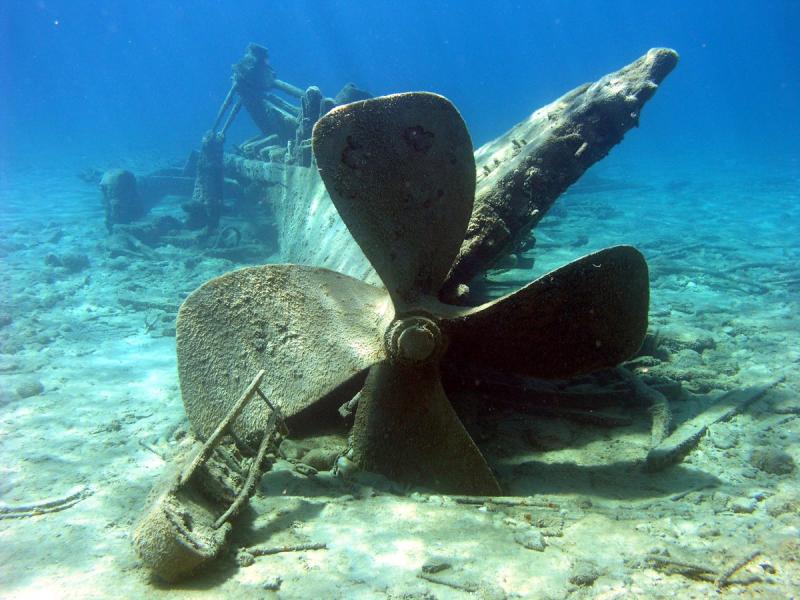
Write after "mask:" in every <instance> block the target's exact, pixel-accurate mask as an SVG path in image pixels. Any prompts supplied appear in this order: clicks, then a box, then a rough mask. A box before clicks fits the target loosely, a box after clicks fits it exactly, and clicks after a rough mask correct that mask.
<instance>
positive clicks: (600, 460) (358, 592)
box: [0, 160, 800, 599]
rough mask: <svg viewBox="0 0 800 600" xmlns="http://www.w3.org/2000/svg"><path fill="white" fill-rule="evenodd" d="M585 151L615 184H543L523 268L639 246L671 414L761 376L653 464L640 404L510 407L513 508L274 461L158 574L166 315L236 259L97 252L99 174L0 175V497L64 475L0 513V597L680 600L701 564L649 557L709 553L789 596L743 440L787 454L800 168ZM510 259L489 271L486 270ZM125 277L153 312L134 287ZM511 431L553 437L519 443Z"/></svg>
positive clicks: (774, 530) (720, 568) (777, 497)
mask: <svg viewBox="0 0 800 600" xmlns="http://www.w3.org/2000/svg"><path fill="white" fill-rule="evenodd" d="M603 167H604V168H603V170H598V171H597V172H598V173H601V174H602V175H603V176H604V177H608V178H610V180H611V181H612V183H614V182H615V184H616V185H611V186H610V188H608V187H607V188H605V189H602V186H600V187H598V186H597V185H595V189H594V191H592V187H591V181H587V182H586V183H585V184H583V185H582V186H579V187H578V188H576V189H575V190H574V191H573V192H571V193H570V194H568V195H567V196H565V197H564V198H562V199H561V200H560V201H559V203H558V204H557V205H556V211H555V213H556V214H559V213H563V216H561V217H558V218H556V217H555V216H550V217H548V218H547V219H546V220H545V221H544V222H543V223H542V224H541V226H540V227H539V228H538V229H537V230H536V235H537V238H538V239H539V245H538V247H537V250H536V252H535V256H536V259H537V264H536V267H535V273H536V274H539V273H541V272H544V271H545V270H547V269H549V268H553V267H555V266H558V265H559V264H563V263H564V262H566V261H568V260H569V259H571V258H574V257H577V256H580V255H582V254H585V253H587V252H589V251H591V250H593V249H597V248H600V247H602V246H605V245H610V244H617V243H631V244H634V245H637V246H639V247H640V248H641V249H642V250H643V251H644V252H645V254H646V255H647V256H648V259H650V261H651V282H652V302H651V330H652V331H655V330H660V331H661V333H662V334H663V335H664V337H665V338H667V340H668V342H667V343H672V344H673V346H674V347H671V349H672V350H673V351H672V354H671V361H670V362H665V363H661V364H658V365H654V366H652V372H653V373H657V374H661V375H666V376H669V377H671V378H673V379H676V380H679V381H681V382H682V384H683V386H684V389H686V390H688V391H689V392H693V393H695V394H697V396H692V397H691V398H689V399H688V400H685V401H683V402H680V401H679V402H673V410H674V411H675V414H676V420H677V421H681V420H685V419H686V418H688V417H689V416H692V415H693V414H695V413H696V412H697V411H698V410H699V409H700V408H702V406H703V403H704V402H706V403H707V402H708V400H709V398H711V397H712V396H714V395H715V394H718V393H720V392H721V391H722V390H727V389H733V388H739V387H746V386H751V385H756V384H759V383H763V382H767V381H773V380H775V379H777V378H779V377H784V378H785V381H784V382H783V383H781V384H780V385H778V386H777V387H775V388H774V389H773V390H772V391H770V392H769V393H768V394H767V395H766V396H765V397H764V398H763V399H761V400H759V401H758V402H756V403H755V404H753V405H752V406H751V407H750V408H749V409H748V410H747V411H745V412H744V413H743V414H741V415H738V416H736V417H735V418H733V419H732V420H731V421H729V422H727V423H721V424H717V425H714V426H713V427H712V429H711V431H710V432H709V434H708V435H706V437H705V438H704V439H703V440H702V441H701V443H700V445H699V446H698V448H697V449H696V450H695V451H694V452H692V453H691V454H690V456H689V457H688V458H687V459H686V460H685V461H684V463H683V464H681V465H680V466H676V467H673V468H671V469H669V470H666V471H664V472H662V473H659V474H654V475H647V474H644V473H642V472H641V471H640V469H639V466H638V465H639V462H638V461H641V459H642V458H643V457H644V455H645V454H646V452H647V444H648V439H649V438H648V435H649V432H648V426H649V425H648V424H649V416H648V415H647V413H646V411H645V410H644V408H642V407H639V408H637V407H629V409H630V410H631V411H632V412H631V416H632V418H633V424H632V425H630V426H628V427H617V428H611V429H608V428H605V429H604V428H599V427H594V426H589V425H586V424H579V423H577V422H574V421H571V420H570V421H568V420H563V419H542V418H538V419H534V418H532V417H528V419H527V420H526V421H522V422H519V421H515V422H510V423H506V424H501V425H500V427H499V430H500V431H501V433H502V432H504V431H505V432H507V433H508V435H509V436H513V435H516V436H517V438H515V442H514V444H512V443H511V442H509V443H508V444H507V445H506V447H505V450H504V444H503V440H502V438H499V439H498V438H496V439H494V440H490V441H489V442H488V443H487V447H486V451H487V454H489V456H491V457H493V458H492V460H493V462H494V464H495V466H496V468H497V469H498V473H499V474H500V476H501V477H502V478H503V480H504V482H506V484H507V486H508V488H509V492H510V493H513V494H523V495H531V496H532V497H533V499H534V500H535V504H536V506H515V507H497V506H492V505H489V506H481V505H461V504H456V503H455V502H454V501H453V500H452V499H448V498H443V497H441V496H428V495H423V494H412V495H409V496H404V495H397V494H392V493H391V489H392V486H388V485H387V484H386V483H385V482H381V480H380V479H378V480H376V481H372V480H371V479H369V478H367V479H366V480H365V481H364V480H360V481H359V482H349V483H348V482H344V481H341V480H339V479H335V478H333V477H331V476H330V475H328V474H327V473H324V474H320V475H318V476H317V477H316V478H314V477H311V478H309V477H306V476H303V475H300V474H299V473H298V472H296V471H295V470H294V465H293V464H292V463H291V462H288V461H280V462H279V463H278V464H277V465H276V467H275V469H274V470H273V472H271V473H268V474H267V475H266V476H265V478H264V480H263V481H262V484H261V491H260V493H259V494H258V495H257V497H256V498H254V500H253V502H252V510H250V511H248V512H247V513H246V514H245V515H243V517H242V518H241V519H240V522H239V524H238V530H237V532H236V534H235V535H234V538H233V540H232V550H231V552H230V555H226V556H223V557H222V558H221V559H220V560H219V561H218V562H217V563H216V564H215V565H213V566H211V567H209V569H208V571H207V572H206V573H204V574H202V575H201V576H199V577H198V578H196V579H194V580H192V581H190V582H187V583H185V584H183V585H180V586H177V587H173V588H170V587H168V586H165V585H162V584H159V583H157V582H154V581H152V580H151V578H150V576H149V575H148V574H147V573H146V572H145V571H144V570H143V569H142V568H141V566H140V564H139V562H138V559H137V558H136V556H135V555H134V553H133V550H132V547H131V544H130V534H131V526H132V524H133V522H134V520H135V518H136V517H137V516H138V514H139V512H140V510H141V508H142V506H143V502H144V497H145V495H146V494H147V492H148V491H149V489H150V487H151V486H152V484H153V483H154V481H155V480H156V478H157V477H158V475H159V474H160V472H161V470H162V468H163V461H162V460H161V459H160V458H159V457H158V456H157V455H156V454H155V453H154V452H152V451H151V450H150V449H147V448H146V447H145V445H148V446H150V447H151V448H153V449H156V450H158V451H159V452H160V453H162V454H164V455H165V456H169V455H170V454H171V453H172V452H174V450H175V448H176V447H177V446H178V445H179V443H180V442H179V438H181V434H182V433H183V432H185V431H186V429H187V425H186V422H185V418H184V416H183V408H182V404H181V401H180V395H179V392H178V388H177V376H176V369H175V355H174V337H171V335H170V329H171V328H172V327H173V324H172V318H173V317H174V312H175V310H177V306H178V304H179V303H180V301H181V300H182V298H183V297H185V295H186V294H187V293H188V292H190V291H191V290H192V289H194V288H195V287H196V286H197V285H199V284H201V283H202V282H203V281H205V280H206V279H208V278H210V277H212V276H215V275H218V274H221V273H223V272H225V271H226V270H229V269H231V268H233V267H234V266H236V265H234V264H232V263H230V262H229V261H224V260H210V261H203V262H202V263H201V264H199V265H197V266H194V267H191V266H187V265H185V264H184V260H185V259H186V258H188V257H189V256H191V252H190V251H187V250H179V249H175V248H159V249H158V250H157V253H158V260H154V261H153V260H151V261H145V260H137V259H124V260H123V259H109V258H108V256H107V250H106V248H105V246H104V240H105V238H106V232H105V230H104V227H103V224H102V213H101V210H100V206H99V193H98V192H97V191H96V190H94V189H92V188H90V187H89V186H86V185H85V184H83V183H82V182H80V181H79V180H78V179H77V178H75V177H74V175H72V174H70V173H60V174H58V173H57V174H52V173H51V174H42V173H40V172H36V171H29V172H27V173H14V174H12V175H11V176H7V177H6V179H5V180H3V181H2V182H1V183H2V186H1V187H0V195H1V196H0V203H1V205H2V207H3V208H2V215H1V216H0V260H2V263H0V268H2V274H0V280H2V281H3V282H4V283H3V284H2V304H1V305H0V313H1V314H0V316H2V315H3V314H5V315H8V317H9V318H10V320H11V322H10V324H7V325H5V326H3V327H2V328H1V329H0V342H1V345H2V347H1V348H0V374H2V380H1V381H2V383H1V385H0V403H1V405H0V451H1V452H2V461H0V469H1V470H2V471H1V474H0V506H6V507H8V506H15V505H20V504H27V503H32V502H39V501H42V500H46V499H51V498H57V497H63V496H67V495H69V494H71V493H74V492H77V491H84V493H85V495H86V497H85V498H84V499H83V500H81V501H79V502H77V503H76V504H74V505H73V506H71V507H70V508H67V509H65V510H63V511H60V512H54V513H48V514H43V515H39V516H32V517H27V518H20V519H3V520H0V595H2V597H3V598H14V599H23V598H25V599H28V598H31V599H33V598H36V599H40V598H111V597H116V598H162V597H164V598H173V597H175V598H183V597H197V598H222V597H224V598H269V597H280V598H384V597H385V598H420V599H422V598H462V597H463V598H467V597H470V598H475V597H479V598H495V597H496V598H503V597H509V598H513V597H520V598H564V597H570V598H604V599H611V598H632V597H639V598H657V597H664V598H666V597H674V598H691V597H694V598H701V597H709V596H713V595H714V594H716V592H715V585H714V584H713V583H706V582H701V581H696V580H693V579H691V578H688V577H686V576H684V575H680V574H669V573H667V572H665V571H664V570H663V569H662V570H658V569H655V568H653V566H654V563H653V561H652V560H649V561H648V560H646V558H647V557H648V556H650V557H653V556H655V557H661V558H663V559H665V560H666V559H667V558H669V559H671V560H673V561H678V562H687V563H696V564H701V565H704V566H706V567H707V568H708V569H711V570H713V571H714V572H716V573H718V574H719V573H723V572H724V571H725V570H726V569H727V568H729V567H732V566H734V565H735V564H736V563H737V561H739V560H741V559H743V558H745V557H747V556H748V555H750V554H751V553H753V552H756V551H758V552H760V555H759V556H757V557H756V558H755V559H754V560H752V561H751V562H750V563H749V564H748V565H746V566H745V567H744V568H743V569H742V570H741V571H739V572H737V574H736V575H735V576H734V577H733V581H734V582H735V581H738V580H740V579H742V578H746V577H751V576H757V577H758V578H760V581H758V582H753V583H750V584H748V585H740V584H737V583H734V584H731V585H729V586H727V587H726V588H725V589H724V590H723V592H722V595H723V596H727V595H732V596H733V595H736V596H737V597H753V598H786V597H790V596H792V595H793V594H795V593H796V590H797V589H800V568H798V560H800V537H798V534H800V530H799V529H798V528H800V516H798V508H800V488H799V487H798V472H797V470H795V471H794V472H793V473H790V474H785V475H779V474H769V473H765V472H764V471H763V470H759V469H757V468H755V467H754V466H752V465H751V464H750V462H749V457H750V453H751V451H752V450H753V449H754V448H759V447H766V448H778V449H781V450H783V451H785V452H786V453H788V454H789V455H790V456H791V457H792V458H793V459H794V461H795V462H800V437H798V436H799V435H800V419H799V418H798V413H800V400H798V398H799V396H798V391H800V369H798V364H799V363H800V345H798V343H797V339H798V333H800V311H799V310H798V300H799V299H800V296H798V293H797V291H798V285H799V284H798V283H797V281H796V280H797V278H798V276H799V275H798V267H797V265H798V258H800V202H798V200H800V198H798V195H799V192H798V190H800V185H798V183H799V182H798V180H797V178H794V179H792V178H791V177H788V176H786V175H785V174H784V173H781V172H775V173H772V172H770V173H748V172H746V171H744V170H743V169H736V168H733V169H731V173H730V177H729V178H723V177H722V175H720V174H717V173H712V174H711V175H708V174H700V173H699V172H690V173H688V174H686V175H684V176H681V175H677V174H675V173H673V174H671V175H667V174H663V175H660V176H659V177H660V178H659V179H656V178H655V177H656V176H655V175H654V174H652V173H646V174H640V175H637V177H638V179H637V180H636V182H635V183H637V184H640V185H639V186H638V187H637V186H635V185H632V184H631V183H630V182H629V183H627V184H626V179H629V178H630V176H629V175H627V173H626V169H625V165H622V164H619V163H616V162H614V161H612V160H609V161H608V164H607V165H603ZM727 175H728V174H726V176H727ZM595 183H597V182H595ZM737 210H740V211H741V212H737ZM59 231H60V232H61V237H60V239H59V240H58V241H48V240H54V239H55V238H54V236H56V234H57V232H59ZM582 238H583V239H582ZM69 252H80V253H84V254H86V255H87V256H88V257H89V260H90V263H91V264H90V267H89V268H88V269H86V270H83V271H81V272H78V273H71V274H70V273H65V272H64V271H63V270H61V269H54V268H52V267H48V266H46V265H45V256H46V255H47V254H48V253H54V254H57V255H63V254H65V253H69ZM532 276H533V274H532V273H529V272H520V271H513V270H512V271H508V272H506V273H504V274H501V275H497V276H493V278H494V279H497V280H498V281H500V282H506V283H508V282H511V283H513V282H519V283H524V282H525V281H527V280H530V278H531V277H532ZM787 280H794V283H788V284H786V283H781V282H782V281H787ZM748 282H750V283H748ZM753 282H755V283H756V284H757V285H752V283H753ZM131 298H133V299H138V300H153V301H157V302H159V303H162V304H163V305H164V306H165V307H166V308H169V309H170V310H167V311H159V310H152V309H151V310H142V309H136V308H133V307H132V305H131V304H130V302H129V300H130V299H131ZM120 300H122V302H120ZM154 318H155V319H156V321H157V324H156V326H155V327H153V329H152V330H151V331H146V327H145V322H146V320H149V319H154ZM669 340H672V342H669ZM675 340H677V342H675ZM698 340H700V341H703V343H702V344H700V345H699V346H698V345H697V342H698ZM693 348H694V349H693ZM35 382H39V383H41V385H42V388H43V391H42V392H41V393H37V394H34V395H32V396H30V397H26V398H20V397H19V395H18V393H17V390H18V388H20V386H23V384H28V385H30V384H32V383H35ZM523 430H524V431H528V430H530V431H532V432H533V433H534V435H535V436H538V438H539V439H541V440H545V441H546V442H547V443H548V444H550V447H551V448H553V449H551V450H550V451H542V450H541V449H539V450H537V449H533V448H531V447H530V446H528V447H527V448H526V447H525V446H524V445H523V444H520V443H519V439H522V438H521V437H520V435H519V434H520V431H523ZM515 432H516V433H515ZM683 494H685V495H683ZM676 495H683V496H682V497H680V498H678V499H673V498H675V497H676ZM522 534H526V535H529V536H532V537H533V538H536V537H537V536H539V537H541V538H542V539H543V540H544V541H545V543H546V547H545V549H544V551H542V552H540V551H536V550H530V549H527V548H525V547H523V546H522V545H520V544H519V543H517V542H516V541H515V536H519V535H522ZM305 542H319V543H325V544H327V549H323V550H313V551H304V552H296V553H282V554H276V555H273V556H265V557H258V558H256V559H255V563H254V564H253V565H251V566H248V567H238V566H237V565H236V561H235V560H234V555H235V550H236V547H237V546H249V545H252V544H264V545H268V546H278V545H283V544H297V543H305ZM431 559H433V560H434V562H436V561H438V562H440V563H446V564H449V565H450V566H449V568H445V569H443V570H441V571H439V572H438V573H436V574H434V575H431V578H434V579H436V578H439V582H438V583H437V582H434V581H429V580H426V579H423V578H421V577H420V575H421V574H422V573H423V571H422V566H423V564H425V563H426V561H429V560H431ZM581 574H584V576H583V578H581V577H580V575H581ZM276 577H279V578H280V582H278V581H277V580H276V579H275V578H276ZM737 578H738V579H737ZM570 580H572V581H570ZM265 584H266V586H267V587H277V588H278V591H269V590H267V589H265ZM270 584H271V586H270ZM469 590H472V591H469Z"/></svg>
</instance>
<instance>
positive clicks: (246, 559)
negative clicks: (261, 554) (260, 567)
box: [236, 548, 256, 567]
mask: <svg viewBox="0 0 800 600" xmlns="http://www.w3.org/2000/svg"><path fill="white" fill-rule="evenodd" d="M255 562H256V557H255V556H253V555H252V554H251V553H250V552H248V551H247V550H246V549H245V548H240V549H239V551H238V552H237V553H236V564H237V565H239V566H240V567H249V566H250V565H252V564H254V563H255Z"/></svg>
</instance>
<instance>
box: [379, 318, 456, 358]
mask: <svg viewBox="0 0 800 600" xmlns="http://www.w3.org/2000/svg"><path fill="white" fill-rule="evenodd" d="M441 345H442V333H441V331H440V329H439V326H438V325H437V324H436V322H435V321H433V320H432V319H429V318H427V317H419V316H417V317H407V318H405V319H398V320H397V321H395V322H394V323H393V324H392V326H391V327H390V328H389V330H388V331H387V332H386V346H387V350H388V352H389V356H390V357H391V358H392V360H395V361H397V362H403V363H407V364H419V363H424V362H427V361H429V360H430V359H431V358H433V357H434V356H435V355H436V354H437V353H438V350H439V348H440V347H441Z"/></svg>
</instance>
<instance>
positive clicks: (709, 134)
mask: <svg viewBox="0 0 800 600" xmlns="http://www.w3.org/2000/svg"><path fill="white" fill-rule="evenodd" d="M662 4H663V3H645V2H640V1H619V0H616V1H612V2H602V3H594V2H581V1H578V2H574V1H572V2H565V1H544V2H496V3H486V2H479V1H473V0H460V1H452V2H429V1H424V0H403V1H402V2H398V1H396V0H395V1H391V2H389V1H386V0H379V1H376V2H369V3H363V2H348V1H325V2H319V1H285V2H274V1H272V2H263V1H252V0H250V1H245V2H236V3H230V2H222V1H220V2H214V1H210V0H200V1H196V2H160V1H156V0H144V1H142V2H128V1H108V0H103V1H93V0H72V1H70V0H38V1H30V0H5V1H4V2H2V3H0V114H2V118H0V136H2V137H1V138H0V157H2V160H3V162H4V163H5V164H6V166H9V165H13V164H18V163H34V162H41V161H42V160H44V159H48V160H59V161H61V162H62V163H64V162H65V161H68V162H69V163H73V164H75V166H76V167H79V166H81V165H82V164H83V165H85V164H87V163H91V162H92V161H95V162H103V163H107V162H109V161H112V162H113V161H114V160H119V159H121V158H123V157H125V156H126V155H128V154H131V153H135V152H148V153H151V154H152V153H155V154H163V155H165V156H173V155H174V156H182V155H184V154H185V153H186V151H187V149H188V148H190V147H192V146H194V145H196V144H197V140H198V138H199V137H200V135H201V134H202V132H203V131H204V130H205V129H207V128H208V127H209V125H210V123H211V121H212V119H213V116H214V114H215V113H216V110H217V107H218V106H219V103H220V102H221V100H222V98H223V97H224V95H225V93H226V91H227V89H228V85H229V79H228V78H229V73H230V65H231V63H233V62H235V61H236V60H238V59H239V57H240V56H241V55H242V53H243V51H244V48H245V46H246V45H247V43H248V42H251V41H254V42H258V43H261V44H263V45H265V46H267V47H268V48H269V49H270V52H271V62H272V64H273V66H274V67H275V69H276V71H277V74H278V76H279V77H280V78H282V79H284V80H286V81H289V82H292V83H294V84H296V85H298V86H300V87H306V86H308V85H312V84H315V85H319V86H320V87H321V88H322V90H323V92H324V93H325V94H326V95H330V96H333V95H334V94H335V93H336V92H337V91H338V89H339V88H340V87H341V85H342V84H343V83H345V82H347V81H353V82H355V83H357V84H358V85H359V86H360V87H363V88H365V89H367V90H369V91H370V92H371V93H373V94H375V95H378V94H385V93H390V92H396V91H406V90H412V89H425V90H431V91H436V92H439V93H441V94H444V95H446V96H447V97H449V98H450V99H451V100H452V101H453V102H454V103H455V104H456V105H457V106H458V107H459V109H460V110H461V111H462V113H463V115H464V117H465V120H466V121H467V123H468V124H469V127H470V131H471V133H472V136H473V140H474V142H475V145H476V146H477V145H480V144H481V143H483V142H485V141H487V140H489V139H491V138H493V137H495V136H496V135H498V134H500V133H501V132H502V131H504V130H505V129H507V128H508V127H509V126H511V125H513V124H514V123H516V122H517V121H519V120H520V119H522V118H523V117H524V116H526V115H527V114H529V113H530V112H531V111H532V110H533V109H535V108H537V107H539V106H541V105H543V104H545V103H547V102H549V101H551V100H553V99H554V98H556V97H557V96H559V95H560V94H562V93H564V92H565V91H567V90H568V89H570V88H572V87H574V86H576V85H578V84H580V83H583V82H585V81H589V80H593V79H596V78H597V77H599V76H601V75H603V74H605V73H607V72H609V71H612V70H615V69H617V68H619V67H621V66H622V65H624V64H627V63H629V62H630V61H632V60H634V59H635V58H636V57H638V56H640V55H641V54H643V53H644V52H645V51H647V49H648V48H650V47H654V46H669V47H672V48H674V49H676V50H677V51H678V52H679V53H680V55H681V62H680V65H679V66H678V68H677V69H676V71H675V72H674V73H673V74H672V75H671V76H670V77H669V78H668V80H667V81H666V82H665V84H664V85H663V86H662V87H663V89H661V90H660V91H659V92H658V95H657V97H656V98H655V100H654V101H653V102H651V103H650V104H649V105H648V106H647V108H646V109H645V111H644V113H643V117H642V131H641V132H633V133H632V134H630V135H629V136H628V140H627V141H626V142H625V144H623V145H622V147H621V148H620V149H618V150H617V151H616V154H618V155H619V156H620V157H621V158H624V157H626V156H630V157H636V158H637V160H639V161H640V164H642V165H644V164H646V163H655V164H658V163H659V162H660V161H662V164H663V161H664V160H667V161H669V163H671V164H674V163H676V159H679V160H677V162H679V163H683V166H687V165H688V166H692V165H695V166H696V165H698V164H699V163H701V162H702V163H703V164H704V165H705V168H706V169H707V168H709V165H715V164H720V163H722V162H724V161H735V162H736V163H738V164H741V165H742V166H743V168H747V165H748V163H751V162H756V163H761V164H764V165H774V164H776V163H780V164H783V165H786V167H787V168H792V169H797V168H798V166H797V160H798V143H797V139H800V135H799V134H800V111H799V110H798V107H800V47H799V46H798V38H797V27H798V24H800V3H799V2H796V1H778V2H776V1H767V2H752V1H747V0H744V1H740V0H731V1H726V2H718V1H706V0H701V1H697V0H691V1H686V0H680V1H675V2H669V3H667V4H666V5H665V6H662ZM237 126H238V127H237V128H236V129H235V130H234V132H233V134H232V139H234V140H236V139H238V138H240V137H244V136H246V135H248V134H249V133H251V132H253V131H254V128H253V126H252V125H251V124H250V123H249V121H248V120H247V118H241V119H239V123H238V124H237Z"/></svg>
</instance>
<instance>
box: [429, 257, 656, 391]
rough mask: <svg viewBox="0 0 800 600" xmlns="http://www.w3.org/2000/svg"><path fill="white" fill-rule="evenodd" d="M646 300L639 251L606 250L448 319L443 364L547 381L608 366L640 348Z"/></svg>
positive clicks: (645, 280) (644, 269) (643, 265)
mask: <svg viewBox="0 0 800 600" xmlns="http://www.w3.org/2000/svg"><path fill="white" fill-rule="evenodd" d="M649 295H650V292H649V283H648V272H647V263H646V262H645V260H644V257H643V256H642V255H641V253H640V252H639V251H638V250H636V249H635V248H633V247H631V246H615V247H612V248H606V249H604V250H600V251H599V252H595V253H593V254H589V255H587V256H584V257H583V258H579V259H578V260H576V261H574V262H571V263H569V264H568V265H565V266H563V267H561V268H559V269H556V270H555V271H552V272H550V273H548V274H547V275H544V276H543V277H540V278H539V279H537V280H536V281H534V282H532V283H530V284H529V285H527V286H525V287H524V288H522V289H520V290H518V291H516V292H514V293H512V294H509V295H507V296H504V297H503V298H499V299H498V300H495V301H493V302H489V303H487V304H484V305H482V306H478V307H475V308H472V309H470V310H469V311H468V312H467V313H466V314H465V315H463V316H461V317H458V318H455V319H450V320H445V321H443V322H442V331H443V332H444V333H445V335H446V336H447V337H448V338H449V340H450V347H449V351H448V356H447V357H446V359H445V360H448V361H459V362H460V361H467V362H474V363H476V364H481V365H485V366H489V367H496V368H497V369H500V370H503V371H509V372H517V373H520V374H524V375H530V376H534V377H542V378H563V377H569V376H572V375H578V374H580V373H588V372H590V371H594V370H597V369H600V368H603V367H611V366H614V365H617V364H619V363H620V362H622V361H623V360H626V359H628V358H630V357H631V356H632V355H633V354H634V353H636V351H637V350H638V349H639V347H640V346H641V344H642V341H643V340H644V336H645V333H646V332H647V310H648V303H649Z"/></svg>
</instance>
